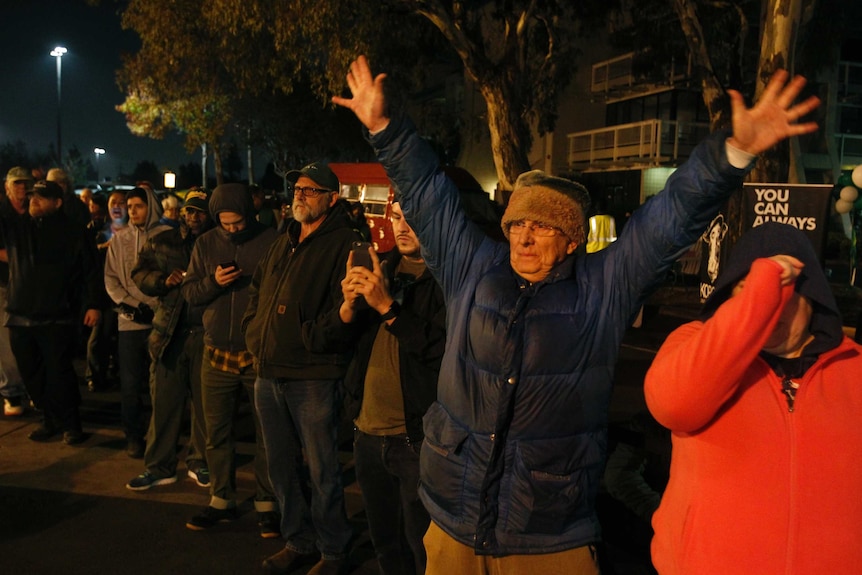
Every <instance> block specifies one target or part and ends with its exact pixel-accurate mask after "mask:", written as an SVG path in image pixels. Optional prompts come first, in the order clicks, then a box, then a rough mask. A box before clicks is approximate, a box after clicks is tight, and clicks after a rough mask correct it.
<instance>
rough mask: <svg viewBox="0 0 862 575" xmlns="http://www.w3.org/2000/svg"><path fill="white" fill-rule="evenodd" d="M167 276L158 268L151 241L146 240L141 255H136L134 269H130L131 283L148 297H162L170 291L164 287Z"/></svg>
mask: <svg viewBox="0 0 862 575" xmlns="http://www.w3.org/2000/svg"><path fill="white" fill-rule="evenodd" d="M168 275H169V274H166V273H165V272H164V271H162V269H161V267H160V266H159V262H158V259H157V258H156V249H155V245H154V244H153V240H152V239H149V240H147V243H146V244H145V245H144V248H143V249H142V250H141V253H139V254H138V261H137V262H136V263H135V267H134V268H132V281H134V282H135V284H137V286H138V289H140V290H141V291H142V292H144V293H145V294H147V295H148V296H151V297H162V296H164V295H166V294H167V293H168V292H169V291H171V290H170V288H168V286H167V285H165V280H167V279H168Z"/></svg>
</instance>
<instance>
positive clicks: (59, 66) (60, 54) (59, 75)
mask: <svg viewBox="0 0 862 575" xmlns="http://www.w3.org/2000/svg"><path fill="white" fill-rule="evenodd" d="M67 51H68V50H66V49H65V48H64V47H62V46H57V47H56V48H54V49H53V50H51V56H54V57H55V58H57V162H58V163H60V164H62V163H63V135H62V128H61V127H60V126H61V121H60V117H61V110H62V108H63V107H62V101H63V98H62V92H61V91H60V79H61V78H62V77H63V64H62V62H63V54H65V53H66V52H67Z"/></svg>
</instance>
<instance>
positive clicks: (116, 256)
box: [105, 236, 141, 307]
mask: <svg viewBox="0 0 862 575" xmlns="http://www.w3.org/2000/svg"><path fill="white" fill-rule="evenodd" d="M120 249H121V248H120V242H119V241H117V238H116V236H115V237H114V239H113V240H112V241H111V242H110V243H109V244H108V254H107V256H106V257H105V290H107V292H108V296H110V298H111V300H113V302H114V303H116V304H121V303H124V304H128V305H130V306H132V307H138V305H140V303H141V301H140V300H139V299H138V298H136V297H135V296H133V295H132V294H131V293H129V290H127V289H126V286H125V285H123V281H122V279H121V278H122V276H123V263H122V262H121V261H120V252H119V250H120Z"/></svg>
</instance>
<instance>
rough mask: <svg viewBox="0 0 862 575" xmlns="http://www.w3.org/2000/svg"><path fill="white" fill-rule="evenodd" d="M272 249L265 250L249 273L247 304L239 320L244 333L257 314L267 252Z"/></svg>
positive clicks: (266, 266) (267, 262) (265, 268)
mask: <svg viewBox="0 0 862 575" xmlns="http://www.w3.org/2000/svg"><path fill="white" fill-rule="evenodd" d="M271 252H272V250H267V252H266V255H264V256H263V258H262V259H261V260H260V262H258V264H257V265H256V266H255V267H254V273H253V274H252V275H251V281H250V282H249V284H248V305H247V306H246V308H245V312H244V313H243V315H242V319H241V320H240V324H239V325H240V330H241V331H242V333H243V335H245V331H246V329H248V324H250V323H251V320H253V319H254V316H255V315H256V314H257V306H258V303H259V302H260V285H261V283H262V279H263V277H264V276H263V274H264V273H265V272H264V270H267V269H269V254H270V253H271Z"/></svg>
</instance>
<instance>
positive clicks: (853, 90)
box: [838, 61, 862, 96]
mask: <svg viewBox="0 0 862 575" xmlns="http://www.w3.org/2000/svg"><path fill="white" fill-rule="evenodd" d="M838 94H839V96H848V95H858V94H862V64H860V63H857V62H846V61H841V62H839V63H838Z"/></svg>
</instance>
